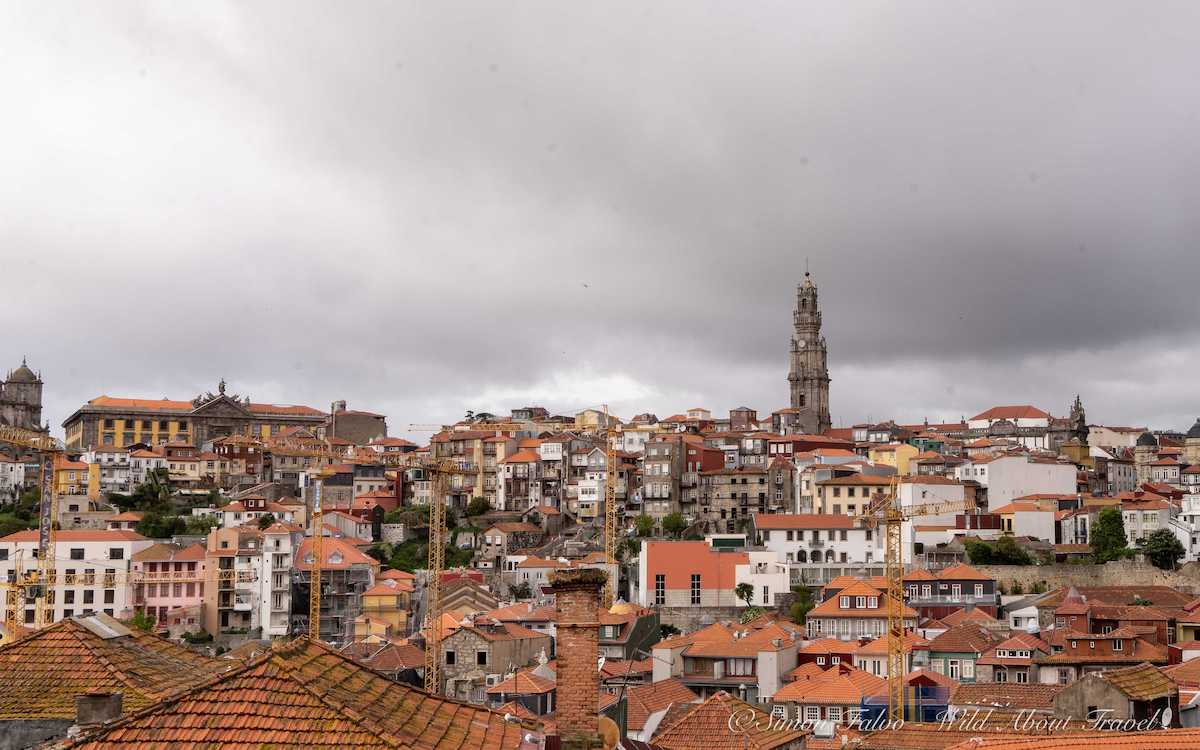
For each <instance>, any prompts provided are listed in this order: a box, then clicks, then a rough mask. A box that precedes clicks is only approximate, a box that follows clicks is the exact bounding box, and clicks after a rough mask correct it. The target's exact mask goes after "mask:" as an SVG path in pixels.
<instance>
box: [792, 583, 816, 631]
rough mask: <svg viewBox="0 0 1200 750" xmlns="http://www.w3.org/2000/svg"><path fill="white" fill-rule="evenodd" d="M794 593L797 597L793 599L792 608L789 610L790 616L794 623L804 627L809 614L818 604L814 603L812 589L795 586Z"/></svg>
mask: <svg viewBox="0 0 1200 750" xmlns="http://www.w3.org/2000/svg"><path fill="white" fill-rule="evenodd" d="M792 593H793V594H795V596H794V597H793V598H792V606H791V607H789V608H788V615H789V616H790V617H791V618H792V622H794V623H796V624H797V625H803V624H804V618H806V617H808V613H809V612H810V611H811V610H812V608H813V607H814V606H816V602H814V601H813V595H812V589H810V588H809V587H807V586H793V587H792Z"/></svg>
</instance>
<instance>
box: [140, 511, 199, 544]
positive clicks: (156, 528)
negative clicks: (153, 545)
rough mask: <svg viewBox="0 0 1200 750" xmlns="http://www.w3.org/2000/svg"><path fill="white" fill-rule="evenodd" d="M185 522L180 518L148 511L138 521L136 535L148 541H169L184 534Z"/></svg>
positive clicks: (186, 526) (185, 530)
mask: <svg viewBox="0 0 1200 750" xmlns="http://www.w3.org/2000/svg"><path fill="white" fill-rule="evenodd" d="M187 530H188V525H187V521H186V520H185V519H183V518H181V517H180V516H169V515H165V514H164V513H161V512H159V511H148V512H146V514H145V515H144V516H142V520H141V521H138V525H137V529H136V531H137V533H139V534H141V535H142V536H144V537H147V538H149V539H169V538H171V537H173V536H176V535H179V534H186V533H187Z"/></svg>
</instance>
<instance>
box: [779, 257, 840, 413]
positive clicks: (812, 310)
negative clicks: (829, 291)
mask: <svg viewBox="0 0 1200 750" xmlns="http://www.w3.org/2000/svg"><path fill="white" fill-rule="evenodd" d="M792 327H793V332H792V341H791V367H790V369H789V371H788V387H789V389H790V391H791V402H792V403H791V405H792V408H793V409H797V410H799V412H800V413H799V416H798V419H797V426H798V427H800V428H801V429H803V431H805V432H810V433H822V432H824V431H825V430H828V429H829V428H830V427H831V426H833V423H832V422H831V420H830V418H829V368H828V366H827V361H826V358H827V352H826V349H825V337H824V336H822V335H821V307H820V304H819V303H818V300H817V286H816V284H813V282H812V275H811V274H809V272H808V271H805V272H804V281H803V282H801V283H800V285H799V286H798V287H797V288H796V309H795V311H793V313H792Z"/></svg>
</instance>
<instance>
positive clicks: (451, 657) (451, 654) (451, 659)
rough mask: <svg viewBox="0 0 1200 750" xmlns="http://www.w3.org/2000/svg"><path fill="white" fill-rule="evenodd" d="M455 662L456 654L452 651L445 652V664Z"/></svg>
mask: <svg viewBox="0 0 1200 750" xmlns="http://www.w3.org/2000/svg"><path fill="white" fill-rule="evenodd" d="M455 663H456V654H455V653H454V652H453V651H447V652H446V664H447V665H451V664H455Z"/></svg>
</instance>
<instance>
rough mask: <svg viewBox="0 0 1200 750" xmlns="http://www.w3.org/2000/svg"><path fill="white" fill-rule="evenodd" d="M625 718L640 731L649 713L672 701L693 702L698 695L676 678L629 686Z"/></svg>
mask: <svg viewBox="0 0 1200 750" xmlns="http://www.w3.org/2000/svg"><path fill="white" fill-rule="evenodd" d="M626 697H627V699H628V714H627V719H628V723H629V728H630V729H631V730H633V731H635V732H640V731H642V730H643V729H645V727H646V721H647V720H649V718H650V716H651V714H654V713H657V712H658V711H662V710H664V709H666V708H668V707H669V706H670V705H671V704H672V703H693V702H695V701H696V700H698V699H699V697H700V696H698V695H696V694H695V693H693V692H692V690H691V688H689V687H688V686H687V685H684V684H683V683H682V682H680V681H679V679H678V678H675V677H671V678H670V679H666V680H660V681H659V682H655V683H652V684H649V685H638V686H637V687H631V688H629V690H628V692H627V693H626Z"/></svg>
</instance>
